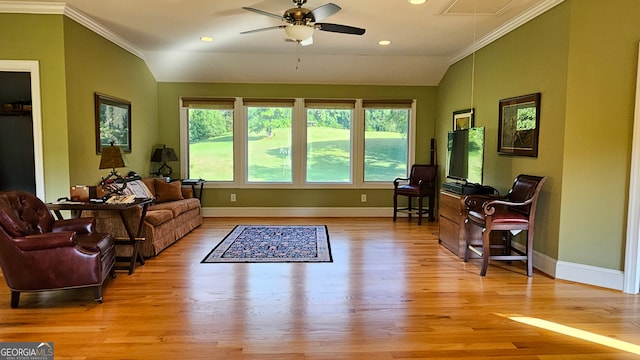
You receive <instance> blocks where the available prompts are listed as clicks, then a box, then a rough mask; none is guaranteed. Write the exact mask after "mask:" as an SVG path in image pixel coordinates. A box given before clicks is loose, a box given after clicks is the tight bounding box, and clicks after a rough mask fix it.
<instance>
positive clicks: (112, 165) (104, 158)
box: [100, 142, 127, 199]
mask: <svg viewBox="0 0 640 360" xmlns="http://www.w3.org/2000/svg"><path fill="white" fill-rule="evenodd" d="M124 166H125V165H124V159H123V158H122V152H121V150H120V148H119V147H117V146H114V145H113V142H112V143H111V146H108V147H105V148H103V149H102V155H101V156H100V169H101V170H102V169H111V172H110V173H109V175H108V176H107V177H106V178H105V177H103V178H102V181H100V186H102V189H103V190H104V192H105V195H104V196H103V199H108V198H109V197H111V196H112V195H123V192H122V191H123V190H124V189H125V188H126V187H127V182H126V181H124V179H123V178H122V176H121V175H120V174H119V173H118V171H116V168H121V167H124Z"/></svg>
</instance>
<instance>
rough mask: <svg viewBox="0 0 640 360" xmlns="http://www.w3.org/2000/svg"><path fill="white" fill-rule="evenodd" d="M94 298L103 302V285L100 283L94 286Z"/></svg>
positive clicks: (98, 301)
mask: <svg viewBox="0 0 640 360" xmlns="http://www.w3.org/2000/svg"><path fill="white" fill-rule="evenodd" d="M93 300H94V301H95V302H97V303H100V304H102V285H98V286H95V287H94V288H93Z"/></svg>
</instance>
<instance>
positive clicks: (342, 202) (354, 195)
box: [158, 83, 436, 207]
mask: <svg viewBox="0 0 640 360" xmlns="http://www.w3.org/2000/svg"><path fill="white" fill-rule="evenodd" d="M182 96H221V97H238V96H239V97H289V98H291V97H299V98H365V99H416V104H417V105H416V162H418V163H428V162H429V154H430V148H429V146H430V139H431V138H433V137H434V125H435V124H434V121H435V114H436V88H434V87H423V86H417V87H416V86H349V85H312V84H302V85H292V84H211V83H159V85H158V109H159V110H158V119H159V129H160V130H159V131H160V133H159V138H160V139H163V141H164V142H165V143H166V145H167V146H171V147H173V148H174V149H176V150H179V147H180V146H179V145H180V123H179V119H180V114H179V107H178V106H179V103H180V97H182ZM176 168H177V167H174V169H176ZM231 193H235V194H236V195H237V199H238V201H237V202H233V203H232V202H230V200H229V198H230V196H229V194H231ZM362 193H366V194H367V202H366V203H364V204H363V203H361V202H360V194H362ZM392 195H393V185H392V184H391V182H390V183H389V189H388V190H376V189H366V190H362V189H360V190H356V189H348V190H344V189H341V190H326V189H324V190H318V189H288V190H284V189H281V190H264V189H260V190H257V189H229V188H224V189H214V188H211V189H206V190H205V192H204V195H203V205H204V206H206V207H231V206H237V207H246V206H250V207H255V206H257V207H261V206H265V207H286V206H295V207H329V206H331V207H388V206H392V205H393V196H392Z"/></svg>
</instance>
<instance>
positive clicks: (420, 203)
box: [418, 196, 424, 225]
mask: <svg viewBox="0 0 640 360" xmlns="http://www.w3.org/2000/svg"><path fill="white" fill-rule="evenodd" d="M422 199H424V198H423V197H422V196H418V225H422Z"/></svg>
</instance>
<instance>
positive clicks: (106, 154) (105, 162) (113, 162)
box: [100, 143, 124, 169]
mask: <svg viewBox="0 0 640 360" xmlns="http://www.w3.org/2000/svg"><path fill="white" fill-rule="evenodd" d="M121 167H124V159H123V158H122V151H121V150H120V147H118V146H113V143H111V146H107V147H105V148H103V149H102V156H101V157H100V169H115V168H121Z"/></svg>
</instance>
